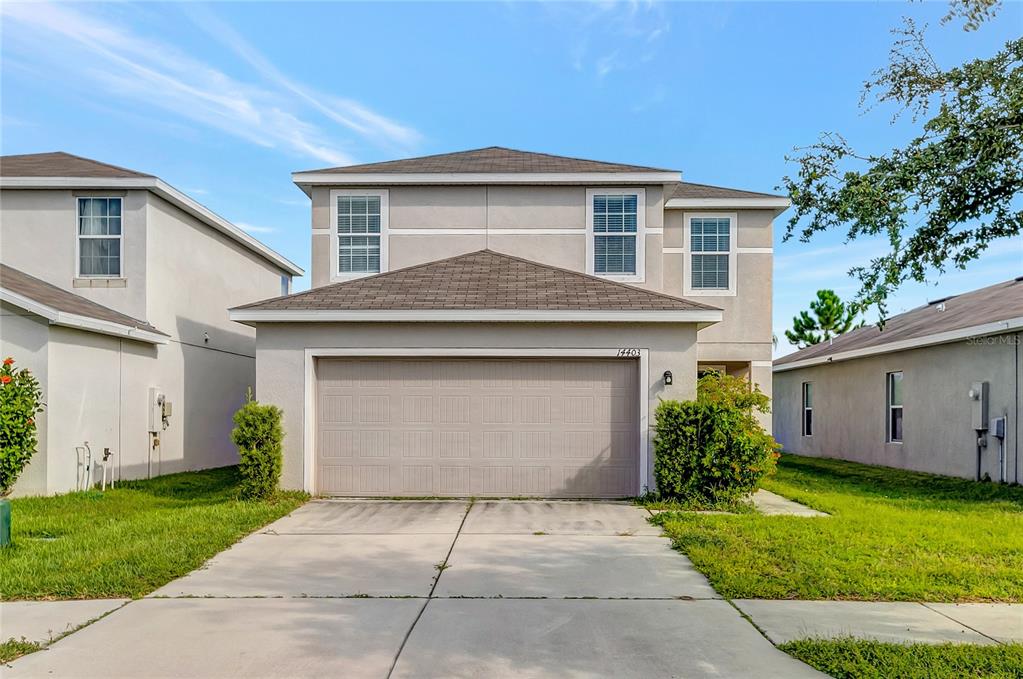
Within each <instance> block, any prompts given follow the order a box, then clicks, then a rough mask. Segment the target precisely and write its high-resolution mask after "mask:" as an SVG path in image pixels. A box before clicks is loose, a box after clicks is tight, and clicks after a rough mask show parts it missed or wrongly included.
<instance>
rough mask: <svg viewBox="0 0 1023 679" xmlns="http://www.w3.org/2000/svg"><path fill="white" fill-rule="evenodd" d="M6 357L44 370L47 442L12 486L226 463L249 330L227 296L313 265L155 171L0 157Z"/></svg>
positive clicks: (54, 488)
mask: <svg viewBox="0 0 1023 679" xmlns="http://www.w3.org/2000/svg"><path fill="white" fill-rule="evenodd" d="M0 261H2V268H0V354H2V355H3V356H12V357H13V358H14V359H15V360H16V361H17V363H18V365H19V366H21V367H28V368H30V369H31V370H33V371H34V372H35V374H36V376H37V377H38V379H39V381H40V383H41V385H42V387H43V392H44V400H45V402H46V410H45V411H44V412H43V414H42V415H41V416H40V417H39V422H38V429H39V449H38V451H37V453H36V455H35V457H34V458H33V460H32V462H31V464H30V465H29V467H28V468H27V469H26V470H25V472H24V473H23V474H22V477H21V478H20V480H19V481H18V484H17V485H16V487H15V492H16V493H19V494H48V493H57V492H63V491H67V490H74V489H75V488H78V487H83V486H85V485H86V484H88V483H90V482H91V481H95V480H98V479H99V470H98V468H97V467H96V466H95V464H93V465H91V468H90V469H86V467H85V465H86V463H87V462H88V460H87V459H86V456H87V455H88V451H91V456H92V461H93V462H94V463H95V462H96V461H98V460H101V459H102V458H103V453H104V450H105V449H109V450H110V453H111V454H110V457H109V459H108V470H109V472H110V474H111V475H113V476H114V477H116V478H121V479H131V478H140V477H146V476H150V475H157V474H166V473H169V472H176V471H182V470H188V469H198V468H203V467H214V466H220V465H226V464H232V463H233V462H235V461H236V459H237V453H236V451H235V449H234V447H233V446H232V444H231V442H230V439H229V433H230V429H231V414H232V413H233V412H234V410H236V409H237V407H238V406H239V405H240V404H241V403H242V402H243V401H244V398H245V394H246V389H247V388H248V387H250V386H254V384H255V332H254V331H253V330H252V329H250V328H246V327H244V326H241V325H238V324H237V323H233V322H231V321H230V320H229V319H228V314H227V309H228V307H231V306H236V305H238V304H243V303H246V302H251V301H253V300H256V299H261V298H264V297H267V296H270V295H279V294H281V293H286V292H288V291H289V290H290V285H291V278H292V276H295V275H301V274H302V273H303V272H302V270H301V269H300V268H298V267H297V266H295V265H294V264H293V263H291V262H290V261H288V260H287V259H285V258H284V257H282V256H281V255H279V254H277V253H275V252H274V251H272V250H270V249H269V248H267V247H266V246H265V245H263V244H262V243H260V242H259V241H257V240H255V239H254V238H252V237H251V236H249V235H248V234H246V233H244V232H243V231H241V230H240V229H238V228H237V227H235V226H234V225H232V224H231V223H230V222H228V221H226V220H224V219H223V218H221V217H219V216H217V215H216V214H214V213H213V212H211V211H210V210H208V209H207V208H205V207H203V206H202V205H200V204H199V203H197V202H196V201H194V200H193V199H191V198H190V197H188V196H187V195H185V194H183V193H182V192H180V191H178V190H177V189H175V188H173V187H172V186H170V185H168V184H166V183H165V182H163V181H161V180H160V179H159V178H157V177H154V176H152V175H147V174H143V173H140V172H135V171H132V170H127V169H124V168H120V167H115V166H112V165H108V164H105V163H101V162H97V161H93V160H89V159H85V158H80V157H77V156H73V155H69V154H66V153H43V154H33V155H22V156H4V157H2V158H0Z"/></svg>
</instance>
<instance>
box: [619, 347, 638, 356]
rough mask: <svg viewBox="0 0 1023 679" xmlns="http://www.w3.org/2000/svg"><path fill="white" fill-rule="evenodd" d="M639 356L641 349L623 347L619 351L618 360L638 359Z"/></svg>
mask: <svg viewBox="0 0 1023 679" xmlns="http://www.w3.org/2000/svg"><path fill="white" fill-rule="evenodd" d="M638 356H639V349H635V348H624V347H623V348H621V349H619V350H618V358H637V357H638Z"/></svg>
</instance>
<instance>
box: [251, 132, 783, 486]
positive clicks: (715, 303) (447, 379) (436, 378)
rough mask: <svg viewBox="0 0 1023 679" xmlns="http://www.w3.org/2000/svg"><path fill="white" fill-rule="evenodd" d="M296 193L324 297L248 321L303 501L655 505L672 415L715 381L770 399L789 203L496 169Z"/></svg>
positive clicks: (489, 162) (456, 165)
mask: <svg viewBox="0 0 1023 679" xmlns="http://www.w3.org/2000/svg"><path fill="white" fill-rule="evenodd" d="M293 179H294V181H295V183H296V184H298V186H299V187H300V188H301V189H302V190H303V191H304V192H305V193H306V194H307V195H308V196H309V197H310V198H311V200H312V255H313V256H312V260H313V264H312V286H313V287H312V289H311V290H310V291H308V292H305V293H300V294H296V295H291V296H288V297H283V298H280V299H275V300H268V301H266V302H262V303H257V304H252V305H248V306H244V307H241V308H237V309H233V310H232V311H231V318H232V319H234V320H237V321H240V322H242V323H245V324H248V325H252V326H254V327H256V329H257V348H256V363H257V383H258V388H257V391H258V395H259V399H260V400H261V401H264V402H267V403H273V404H276V405H278V406H280V407H281V408H283V410H284V425H285V430H286V436H285V441H284V445H285V463H284V475H283V479H282V483H283V485H284V486H286V487H289V488H305V489H307V490H309V491H311V492H315V493H322V494H337V495H369V496H373V495H375V496H405V495H407V496H430V495H446V496H465V495H480V496H519V495H529V496H552V497H554V496H568V497H620V496H629V495H636V494H639V493H641V492H643V491H644V490H645V489H648V488H650V487H651V486H652V482H651V468H652V457H651V449H650V434H649V430H650V425H651V422H652V417H653V412H654V409H655V408H656V406H657V403H658V400H659V399H660V398H692V397H693V396H694V395H695V390H696V379H697V375H698V373H699V371H700V370H712V369H713V370H721V371H727V372H728V373H732V374H736V375H743V376H746V377H749V378H751V379H752V380H753V381H754V382H757V383H759V384H760V385H761V387H762V388H764V389H765V391H768V392H769V391H770V365H771V364H770V357H771V267H772V254H771V252H772V251H771V243H772V234H771V223H772V220H773V218H774V217H775V216H777V215H778V214H779V213H780V212H781V211H783V210H784V209H785V208H786V207H787V206H788V205H789V201H788V200H787V199H786V198H781V197H778V196H772V195H768V194H762V193H752V192H746V191H736V190H732V189H723V188H718V187H712V186H704V185H700V184H691V183H686V182H682V181H680V180H681V175H680V173H679V172H678V171H671V170H662V169H657V168H650V167H640V166H635V165H622V164H618V163H604V162H596V161H590V160H579V159H575V158H564V157H559V156H551V155H546V154H541V153H526V152H522V151H514V150H510V149H503V148H496V147H491V148H486V149H479V150H475V151H466V152H460V153H451V154H444V155H437V156H428V157H424V158H413V159H407V160H398V161H392V162H384V163H373V164H369V165H357V166H351V167H341V168H334V169H327V170H317V171H310V172H298V173H296V174H294V175H293Z"/></svg>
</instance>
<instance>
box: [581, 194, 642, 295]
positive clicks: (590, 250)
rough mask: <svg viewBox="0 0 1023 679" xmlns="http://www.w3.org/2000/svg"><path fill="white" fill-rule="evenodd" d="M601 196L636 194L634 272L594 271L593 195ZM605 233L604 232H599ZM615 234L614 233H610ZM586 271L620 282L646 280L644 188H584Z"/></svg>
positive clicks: (592, 274) (640, 281)
mask: <svg viewBox="0 0 1023 679" xmlns="http://www.w3.org/2000/svg"><path fill="white" fill-rule="evenodd" d="M597 195H601V196H631V195H635V196H636V273H635V274H625V275H619V274H602V273H596V272H595V271H594V266H593V256H594V237H595V236H596V234H595V233H594V232H593V197H594V196H597ZM601 235H605V234H601ZM610 235H615V234H610ZM586 273H588V274H590V275H591V276H599V277H600V278H606V279H607V280H609V281H618V282H620V283H642V282H644V281H645V280H646V189H644V188H622V187H616V188H606V189H601V188H593V189H586Z"/></svg>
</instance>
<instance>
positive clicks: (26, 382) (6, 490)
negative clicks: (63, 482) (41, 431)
mask: <svg viewBox="0 0 1023 679" xmlns="http://www.w3.org/2000/svg"><path fill="white" fill-rule="evenodd" d="M42 395H43V392H42V390H41V389H40V388H39V382H38V381H37V380H36V378H35V376H34V375H33V374H32V373H31V372H29V370H28V369H27V368H21V369H18V368H15V367H14V359H13V358H11V357H7V358H5V359H4V361H3V365H2V366H0V497H7V496H8V495H10V493H11V490H13V489H14V482H15V481H17V480H18V476H19V475H21V472H22V470H23V469H24V468H25V465H27V464H28V461H29V460H30V459H32V455H33V454H34V453H35V452H36V443H37V440H36V421H35V416H36V415H37V414H38V413H40V412H41V411H42V409H43V403H42V401H41V400H40V399H41V398H42Z"/></svg>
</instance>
